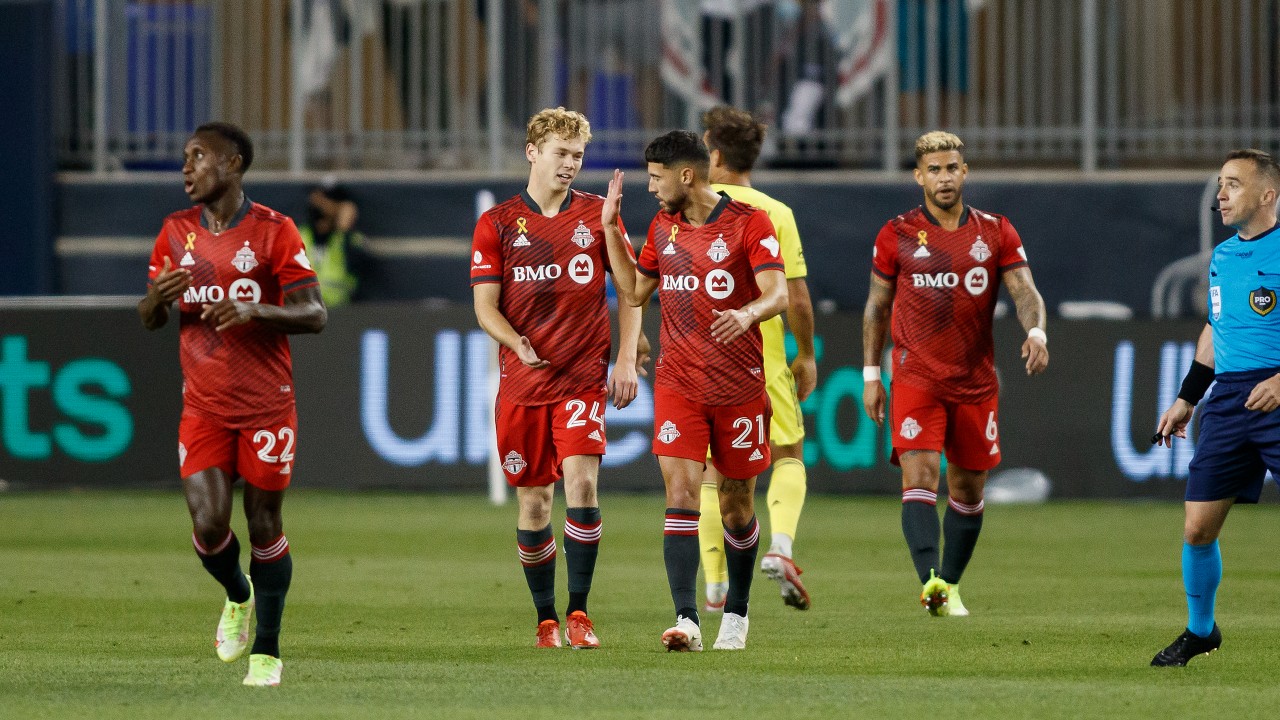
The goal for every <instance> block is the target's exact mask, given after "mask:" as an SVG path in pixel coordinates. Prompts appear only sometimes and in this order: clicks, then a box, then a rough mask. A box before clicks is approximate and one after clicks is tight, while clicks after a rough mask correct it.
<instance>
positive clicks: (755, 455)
mask: <svg viewBox="0 0 1280 720" xmlns="http://www.w3.org/2000/svg"><path fill="white" fill-rule="evenodd" d="M763 459H764V453H762V452H760V448H756V450H755V452H753V453H751V457H749V458H747V460H763Z"/></svg>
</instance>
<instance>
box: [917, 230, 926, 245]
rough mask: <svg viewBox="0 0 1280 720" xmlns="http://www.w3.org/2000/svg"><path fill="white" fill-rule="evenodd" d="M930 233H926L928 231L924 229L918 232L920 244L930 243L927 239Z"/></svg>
mask: <svg viewBox="0 0 1280 720" xmlns="http://www.w3.org/2000/svg"><path fill="white" fill-rule="evenodd" d="M928 235H929V234H928V233H926V232H925V231H923V230H921V231H920V232H918V233H916V237H918V238H920V244H921V245H928V244H929V241H928V240H927V239H926V238H927V237H928Z"/></svg>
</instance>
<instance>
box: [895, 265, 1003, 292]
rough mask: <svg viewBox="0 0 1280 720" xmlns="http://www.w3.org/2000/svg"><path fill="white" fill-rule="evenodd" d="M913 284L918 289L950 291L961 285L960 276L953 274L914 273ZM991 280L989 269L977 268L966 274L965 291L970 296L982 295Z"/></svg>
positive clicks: (912, 276)
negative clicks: (988, 275) (988, 273)
mask: <svg viewBox="0 0 1280 720" xmlns="http://www.w3.org/2000/svg"><path fill="white" fill-rule="evenodd" d="M911 284H912V286H914V287H918V288H939V289H944V290H950V289H952V288H955V287H959V285H960V276H959V275H957V274H955V273H953V272H945V273H913V274H912V275H911ZM988 284H990V283H989V278H988V277H987V269H986V268H984V267H981V266H979V267H975V268H972V269H970V270H969V272H967V273H965V274H964V289H965V290H967V291H968V292H969V294H970V295H981V294H982V293H983V292H985V291H986V289H987V285H988Z"/></svg>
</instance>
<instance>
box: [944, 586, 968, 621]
mask: <svg viewBox="0 0 1280 720" xmlns="http://www.w3.org/2000/svg"><path fill="white" fill-rule="evenodd" d="M947 615H948V616H950V617H969V608H967V607H965V606H964V601H963V600H961V599H960V585H959V584H958V583H957V584H955V585H947Z"/></svg>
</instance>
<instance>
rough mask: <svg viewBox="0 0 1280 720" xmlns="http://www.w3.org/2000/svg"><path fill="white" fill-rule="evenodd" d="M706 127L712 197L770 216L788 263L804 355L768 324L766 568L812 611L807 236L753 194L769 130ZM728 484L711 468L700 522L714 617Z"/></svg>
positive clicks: (791, 600)
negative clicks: (800, 557)
mask: <svg viewBox="0 0 1280 720" xmlns="http://www.w3.org/2000/svg"><path fill="white" fill-rule="evenodd" d="M702 124H703V127H705V128H706V129H705V132H704V133H703V135H702V141H703V143H705V144H706V146H707V150H708V151H710V154H711V183H712V185H711V187H712V189H714V190H716V191H717V192H722V193H725V194H726V195H728V196H729V197H731V198H733V199H734V200H739V201H742V202H745V203H747V204H749V205H754V206H755V207H758V208H760V209H761V210H764V211H765V212H766V213H767V214H768V215H769V220H770V222H772V223H773V227H774V230H775V231H776V233H777V239H778V242H779V243H780V245H781V247H782V257H783V258H784V260H785V262H786V267H787V271H786V272H787V292H788V295H789V297H790V300H789V303H788V306H787V311H786V317H787V324H788V325H790V327H791V334H792V335H793V336H794V337H795V340H796V351H797V352H796V358H795V360H794V361H793V362H792V363H791V366H790V367H788V366H787V356H786V348H785V345H784V342H783V326H782V318H781V317H780V316H779V317H774V318H772V319H770V320H767V321H765V322H763V323H761V324H760V332H761V334H762V335H763V336H764V372H765V383H766V389H767V390H768V392H769V401H770V403H772V405H773V420H772V421H771V422H770V425H769V444H770V448H771V450H772V453H773V474H772V475H771V476H770V479H769V492H768V495H767V504H768V506H769V526H770V530H771V531H772V533H773V537H772V540H771V542H770V547H769V552H768V553H766V554H765V556H764V558H763V559H762V560H761V561H760V571H761V572H763V573H764V574H765V575H768V576H769V578H770V579H772V580H775V581H777V583H778V585H779V586H780V588H781V590H782V599H783V601H784V602H786V604H788V605H790V606H792V607H794V608H798V609H800V610H807V609H809V592H808V591H807V590H806V589H805V587H804V583H802V582H801V581H800V572H801V571H800V568H798V567H796V564H795V562H794V561H792V557H791V555H792V550H791V544H792V541H794V540H795V536H796V526H797V525H799V523H800V510H801V508H803V507H804V496H805V489H806V478H805V468H804V419H803V418H802V417H801V415H800V401H801V400H803V399H804V398H806V397H808V396H809V393H811V392H813V389H814V386H815V385H817V382H818V369H817V362H816V360H815V358H814V352H813V305H812V304H811V303H810V301H809V288H808V286H807V285H806V284H805V281H804V278H805V276H806V275H807V274H808V270H807V269H806V267H805V263H804V251H803V249H802V248H801V247H800V233H799V232H798V231H797V230H796V221H795V216H794V215H793V214H792V213H791V208H789V207H787V206H786V205H784V204H782V203H780V202H778V201H777V200H774V199H773V198H771V197H769V196H768V195H765V194H764V193H762V192H760V191H759V190H756V189H754V188H752V187H751V168H752V166H753V165H754V164H755V162H756V158H758V157H759V156H760V146H761V145H762V144H763V142H764V125H763V124H761V123H759V122H757V121H756V119H755V118H753V117H752V116H751V115H750V114H749V113H747V112H744V111H742V110H738V109H735V108H731V107H727V106H719V107H715V108H712V109H711V110H708V111H707V112H706V113H704V114H703V116H702ZM721 479H722V476H720V474H719V473H718V472H717V471H716V470H715V468H714V467H713V466H712V465H711V464H710V463H708V464H707V466H706V469H705V470H704V471H703V477H702V516H701V518H700V519H699V521H698V539H699V541H700V545H701V548H702V571H703V576H704V579H705V580H706V586H707V603H706V610H707V611H708V612H715V611H717V610H721V609H723V608H724V601H725V593H726V592H727V591H728V588H729V575H728V569H727V567H726V565H725V556H724V533H725V529H724V528H723V527H721V523H720V513H719V512H718V511H717V508H718V507H720V496H719V489H718V488H719V484H720V483H719V481H720V480H721Z"/></svg>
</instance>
